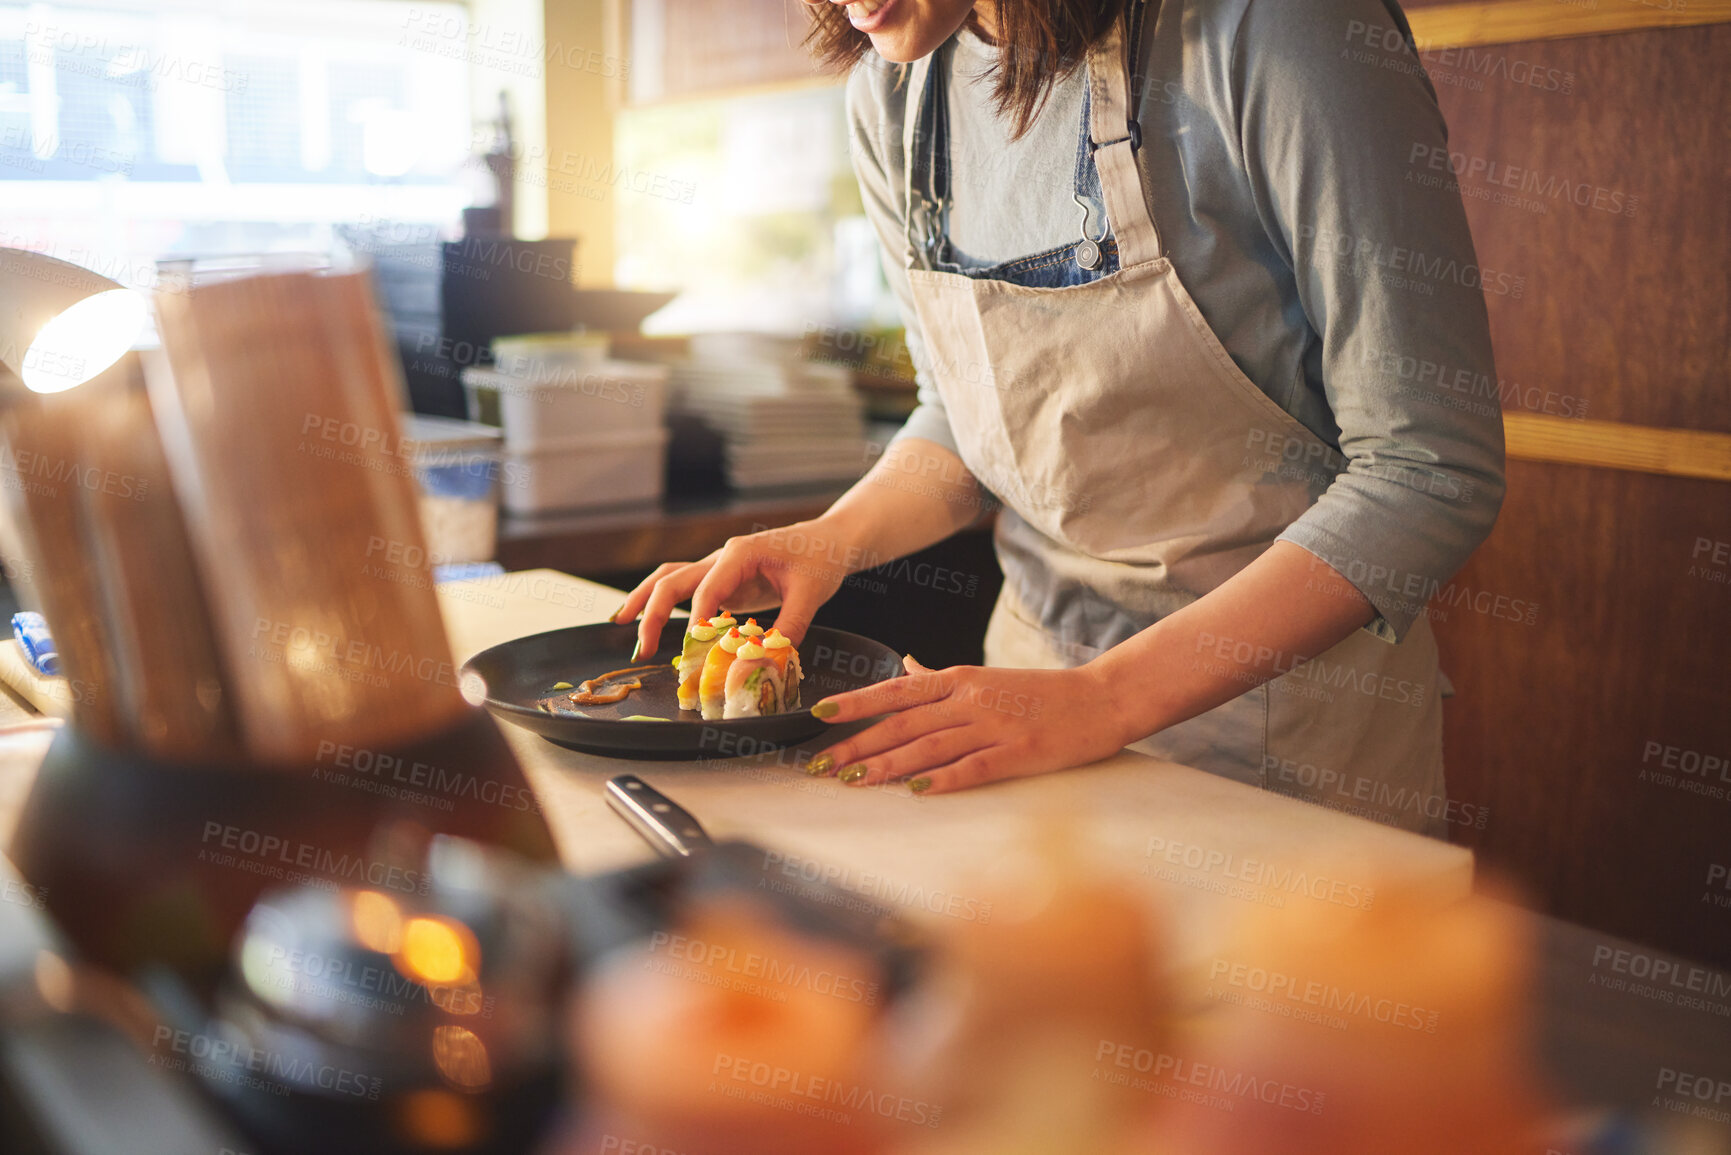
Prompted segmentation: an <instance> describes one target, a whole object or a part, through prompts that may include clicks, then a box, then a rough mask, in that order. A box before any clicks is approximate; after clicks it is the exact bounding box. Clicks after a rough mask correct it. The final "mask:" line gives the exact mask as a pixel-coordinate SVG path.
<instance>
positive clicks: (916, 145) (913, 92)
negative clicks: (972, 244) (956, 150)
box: [902, 51, 937, 269]
mask: <svg viewBox="0 0 1731 1155" xmlns="http://www.w3.org/2000/svg"><path fill="white" fill-rule="evenodd" d="M936 55H937V52H936V51H933V52H928V53H927V54H926V55H924V56H922V57H921V58H920V59H918V60H916V61H914V62H913V64H912V65H910V66H909V67H908V70H907V72H905V73H904V74H903V77H902V80H903V83H904V84H906V85H907V90H906V91H907V95H906V97H905V98H904V101H903V111H902V217H903V220H904V221H905V228H904V230H903V239H904V240H905V241H906V242H907V248H906V251H905V252H904V253H903V266H902V267H903V268H907V269H917V268H923V267H924V266H925V231H926V229H927V228H928V227H929V225H930V223H931V214H932V213H933V212H935V211H936V206H934V205H932V204H930V203H928V200H927V197H926V193H925V189H923V188H921V187H920V185H919V178H920V176H921V175H922V173H923V171H924V168H925V165H924V162H923V160H922V159H921V158H922V157H923V156H924V155H925V151H926V150H925V149H924V148H923V147H921V146H922V145H923V144H924V142H923V141H922V140H921V133H920V126H921V124H923V123H924V121H925V111H926V107H925V106H926V89H927V87H929V86H928V83H927V80H928V77H929V75H930V73H931V69H932V60H933V58H934V57H935V56H936Z"/></svg>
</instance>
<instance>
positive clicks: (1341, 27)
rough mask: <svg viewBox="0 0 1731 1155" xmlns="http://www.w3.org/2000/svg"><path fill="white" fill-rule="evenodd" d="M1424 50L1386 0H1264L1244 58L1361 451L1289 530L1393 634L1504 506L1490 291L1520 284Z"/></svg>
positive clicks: (1352, 438) (1316, 348) (1246, 31)
mask: <svg viewBox="0 0 1731 1155" xmlns="http://www.w3.org/2000/svg"><path fill="white" fill-rule="evenodd" d="M1410 44H1411V34H1410V30H1409V29H1408V26H1407V23H1406V19H1405V17H1404V16H1403V15H1402V14H1401V13H1400V11H1399V9H1398V8H1397V7H1395V6H1394V5H1393V4H1385V3H1384V2H1383V0H1249V2H1248V3H1247V4H1246V6H1245V8H1244V9H1243V15H1242V18H1241V19H1240V22H1239V26H1238V30H1237V33H1236V36H1235V38H1234V42H1233V46H1232V54H1231V86H1232V89H1233V100H1234V104H1235V106H1236V109H1237V124H1238V130H1239V144H1240V147H1241V149H1242V153H1243V163H1244V166H1245V171H1246V173H1247V174H1248V176H1249V180H1250V184H1251V190H1252V197H1253V199H1254V201H1255V203H1256V206H1257V211H1258V213H1259V214H1260V215H1261V216H1262V218H1263V226H1264V228H1265V229H1266V231H1267V233H1268V235H1269V237H1270V238H1271V239H1272V241H1273V243H1274V244H1275V246H1276V248H1277V249H1278V250H1280V252H1281V256H1282V257H1283V258H1284V259H1285V260H1286V262H1287V263H1288V264H1289V266H1290V267H1291V269H1292V270H1293V273H1294V275H1295V276H1296V279H1297V286H1298V296H1299V300H1300V302H1301V303H1302V306H1303V309H1304V312H1305V314H1306V317H1307V319H1308V321H1309V323H1310V326H1311V328H1312V329H1313V330H1314V332H1315V334H1316V341H1315V343H1314V345H1313V347H1312V349H1311V350H1310V352H1309V355H1308V356H1307V360H1306V364H1307V368H1308V369H1311V370H1314V369H1317V368H1319V369H1320V376H1321V381H1322V386H1323V389H1324V392H1325V395H1326V397H1327V400H1328V403H1329V406H1330V407H1331V409H1332V410H1333V413H1334V419H1335V422H1336V424H1337V426H1338V428H1339V431H1340V433H1339V442H1340V449H1341V453H1342V455H1343V456H1344V457H1345V459H1346V468H1345V470H1344V471H1343V472H1342V473H1341V474H1340V475H1339V476H1338V477H1336V478H1335V479H1334V480H1333V482H1332V483H1331V484H1330V486H1329V487H1328V489H1327V490H1326V491H1325V492H1324V493H1323V495H1322V496H1321V498H1320V499H1319V500H1318V501H1317V502H1316V504H1314V505H1313V506H1312V507H1311V508H1310V509H1309V510H1307V511H1306V512H1305V513H1304V514H1303V515H1302V516H1301V517H1299V518H1298V520H1297V521H1295V522H1294V523H1293V524H1292V525H1291V526H1290V527H1289V528H1288V529H1287V530H1286V532H1285V533H1283V534H1282V535H1281V538H1280V540H1283V541H1290V542H1293V543H1295V544H1297V545H1299V546H1301V547H1303V548H1304V549H1306V550H1308V551H1309V552H1310V553H1312V554H1314V555H1316V556H1317V557H1319V558H1321V559H1322V560H1323V561H1324V562H1326V563H1327V564H1328V565H1330V566H1331V567H1333V568H1334V569H1336V570H1338V571H1339V572H1340V573H1341V574H1342V575H1344V576H1345V577H1346V579H1347V580H1348V581H1350V582H1352V584H1353V585H1354V586H1355V587H1357V588H1358V589H1359V590H1360V591H1361V592H1362V593H1363V594H1364V595H1365V597H1366V598H1368V599H1369V601H1370V602H1371V604H1372V605H1373V606H1374V607H1375V609H1376V611H1377V615H1378V617H1377V619H1376V620H1375V621H1373V622H1372V623H1371V626H1370V628H1371V629H1372V630H1373V631H1374V632H1376V633H1377V634H1378V635H1379V636H1382V637H1384V638H1386V639H1388V640H1390V641H1397V640H1399V639H1400V638H1401V637H1403V636H1404V635H1405V634H1406V632H1407V630H1408V629H1410V628H1411V626H1412V624H1413V622H1414V621H1415V620H1416V619H1417V617H1418V615H1419V614H1421V613H1423V612H1424V608H1425V605H1426V603H1427V602H1428V601H1429V600H1430V598H1431V597H1432V595H1434V594H1435V593H1436V592H1437V591H1438V590H1439V589H1440V588H1441V587H1442V586H1443V585H1444V583H1446V582H1447V581H1448V580H1449V579H1450V578H1451V577H1453V575H1454V574H1455V572H1456V571H1457V570H1458V569H1459V568H1460V567H1461V565H1462V564H1463V563H1464V562H1465V561H1466V559H1467V557H1468V555H1469V554H1471V553H1472V551H1473V550H1474V549H1475V548H1477V546H1478V545H1479V543H1480V542H1481V541H1483V540H1484V538H1485V536H1486V535H1487V534H1488V533H1489V532H1490V529H1491V525H1492V523H1493V522H1494V521H1495V520H1496V516H1497V511H1498V509H1499V508H1500V506H1501V504H1502V498H1503V489H1504V482H1503V426H1502V412H1501V406H1500V403H1499V392H1498V387H1497V383H1496V367H1495V364H1494V362H1493V360H1492V354H1491V340H1490V327H1489V322H1488V319H1487V317H1486V313H1485V304H1484V290H1485V289H1486V288H1489V289H1490V290H1491V291H1510V289H1511V285H1512V286H1513V291H1516V292H1518V291H1519V289H1520V287H1521V283H1520V282H1518V280H1515V279H1511V278H1510V277H1508V276H1507V275H1506V274H1502V273H1497V272H1494V271H1492V270H1486V269H1482V268H1481V267H1480V266H1479V264H1478V261H1477V257H1476V255H1475V254H1474V251H1473V242H1472V236H1471V234H1470V232H1469V230H1468V227H1467V220H1466V213H1465V211H1464V209H1463V208H1462V205H1461V196H1460V192H1459V189H1458V186H1457V185H1456V184H1455V183H1454V181H1453V178H1452V174H1451V173H1450V172H1449V160H1448V155H1449V154H1448V137H1447V128H1446V126H1445V125H1444V122H1443V117H1442V112H1441V110H1440V109H1439V108H1438V106H1437V100H1436V94H1435V90H1434V89H1433V88H1432V87H1431V84H1430V80H1429V78H1428V77H1427V76H1426V75H1425V72H1424V70H1423V67H1422V65H1421V63H1420V61H1419V59H1418V57H1417V55H1416V53H1415V52H1414V51H1413V50H1412V48H1411V47H1410ZM1439 158H1440V162H1441V163H1440V164H1439V163H1438V161H1439ZM1439 173H1440V175H1439ZM1509 211H1512V210H1509Z"/></svg>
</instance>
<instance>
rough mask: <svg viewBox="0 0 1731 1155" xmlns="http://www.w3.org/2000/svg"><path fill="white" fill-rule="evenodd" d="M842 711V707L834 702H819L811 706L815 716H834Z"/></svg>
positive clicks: (812, 714)
mask: <svg viewBox="0 0 1731 1155" xmlns="http://www.w3.org/2000/svg"><path fill="white" fill-rule="evenodd" d="M839 713H841V707H840V706H838V705H836V704H835V703H834V702H819V703H818V704H817V705H815V706H813V707H812V708H811V716H812V717H813V718H833V717H835V716H836V715H837V714H839Z"/></svg>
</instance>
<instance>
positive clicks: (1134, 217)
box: [1088, 0, 1160, 268]
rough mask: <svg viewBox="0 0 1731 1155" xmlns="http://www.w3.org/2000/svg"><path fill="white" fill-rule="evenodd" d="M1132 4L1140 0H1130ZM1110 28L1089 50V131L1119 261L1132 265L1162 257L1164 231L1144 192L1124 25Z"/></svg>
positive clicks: (1127, 265)
mask: <svg viewBox="0 0 1731 1155" xmlns="http://www.w3.org/2000/svg"><path fill="white" fill-rule="evenodd" d="M1130 3H1131V5H1132V6H1134V5H1136V4H1138V3H1140V0H1130ZM1128 17H1129V13H1126V19H1125V20H1122V21H1117V22H1115V23H1114V24H1113V25H1112V29H1111V31H1110V32H1108V33H1107V34H1106V35H1105V36H1103V37H1102V38H1101V39H1100V42H1099V43H1098V44H1096V45H1095V46H1094V47H1093V48H1092V49H1090V50H1089V52H1088V84H1089V89H1088V95H1089V100H1090V102H1091V106H1092V115H1091V116H1090V117H1089V123H1088V132H1089V136H1090V139H1091V140H1092V141H1093V144H1094V166H1095V168H1097V169H1098V170H1099V172H1100V192H1101V195H1103V196H1104V197H1105V198H1106V219H1107V220H1108V221H1109V222H1110V223H1111V225H1112V235H1113V236H1114V237H1115V238H1116V239H1117V242H1118V261H1119V264H1120V265H1121V266H1122V267H1124V268H1128V267H1130V266H1131V265H1140V264H1143V263H1145V262H1148V261H1154V260H1158V259H1159V258H1160V233H1159V231H1158V230H1156V229H1155V227H1154V216H1153V214H1152V213H1150V212H1149V210H1148V198H1147V197H1145V196H1143V195H1142V177H1141V176H1140V174H1138V173H1137V171H1136V149H1135V145H1136V143H1137V141H1136V140H1135V138H1134V137H1133V136H1132V135H1131V131H1130V113H1129V103H1130V76H1129V70H1128V68H1127V66H1126V62H1125V45H1124V25H1125V24H1126V23H1130V22H1131V21H1129V19H1128Z"/></svg>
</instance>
